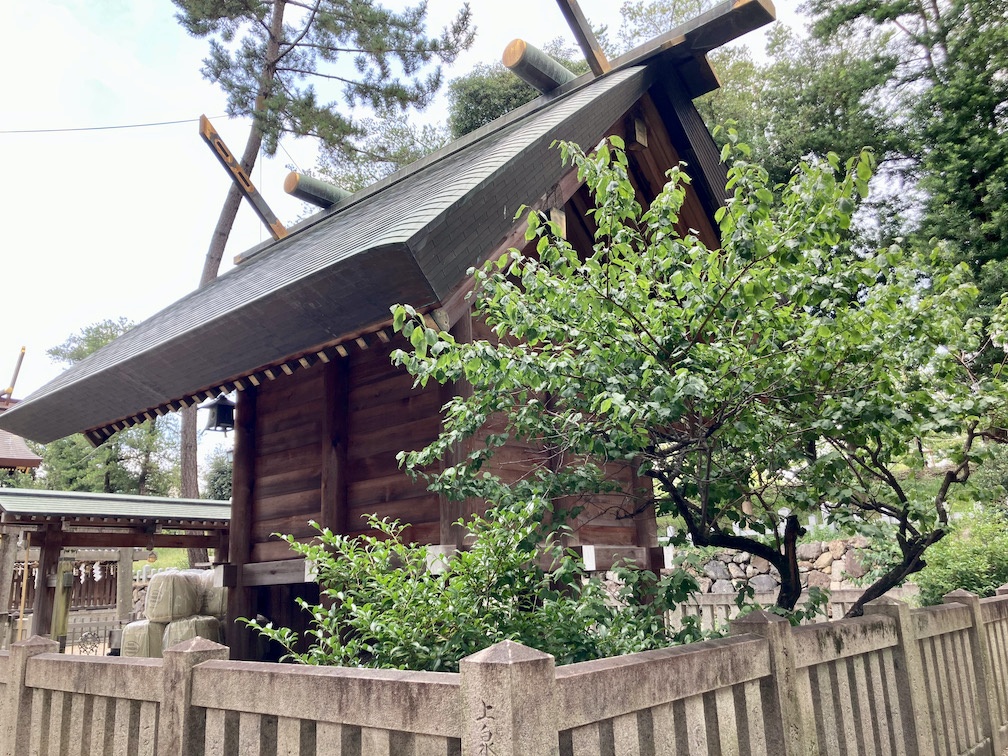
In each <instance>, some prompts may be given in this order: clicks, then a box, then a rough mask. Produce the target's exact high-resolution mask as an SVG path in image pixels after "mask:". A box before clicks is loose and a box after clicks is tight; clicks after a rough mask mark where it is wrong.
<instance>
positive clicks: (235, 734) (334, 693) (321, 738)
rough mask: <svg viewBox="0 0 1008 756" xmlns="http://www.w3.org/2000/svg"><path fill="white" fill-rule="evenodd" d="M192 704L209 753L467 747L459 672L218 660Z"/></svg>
mask: <svg viewBox="0 0 1008 756" xmlns="http://www.w3.org/2000/svg"><path fill="white" fill-rule="evenodd" d="M191 706H192V707H193V708H194V709H196V710H198V711H200V712H202V713H203V719H204V721H205V725H204V727H202V728H199V729H202V730H203V732H204V743H203V749H204V750H203V751H201V752H205V753H207V754H258V755H261V756H273V755H274V754H277V755H279V754H296V755H298V756H305V755H308V754H311V755H314V754H339V755H340V756H343V755H344V754H347V755H348V756H349V755H350V754H353V756H392V755H393V754H400V753H402V754H409V753H412V754H416V756H435V755H437V756H452V755H453V754H459V753H461V745H460V743H461V741H460V737H461V731H460V722H459V710H460V706H461V699H460V682H459V675H457V674H448V673H438V672H405V671H398V670H367V669H347V668H343V667H301V666H294V665H279V664H267V663H262V662H234V661H210V662H206V663H204V664H200V665H198V666H196V667H194V668H193V670H192V698H191Z"/></svg>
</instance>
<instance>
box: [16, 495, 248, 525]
mask: <svg viewBox="0 0 1008 756" xmlns="http://www.w3.org/2000/svg"><path fill="white" fill-rule="evenodd" d="M0 517H2V521H3V523H4V524H22V525H24V524H31V523H33V522H38V521H45V520H54V519H55V520H68V521H72V523H73V524H77V525H90V524H95V525H110V524H111V525H116V524H119V525H122V524H123V523H130V524H137V525H144V524H158V525H163V526H165V527H169V528H171V527H175V528H198V529H201V530H210V529H220V528H226V527H227V524H228V522H230V520H231V505H230V503H229V502H226V501H213V500H208V499H166V498H162V497H158V496H130V495H127V494H106V493H82V492H77V491H45V490H41V489H22V488H0Z"/></svg>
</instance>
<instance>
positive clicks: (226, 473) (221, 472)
mask: <svg viewBox="0 0 1008 756" xmlns="http://www.w3.org/2000/svg"><path fill="white" fill-rule="evenodd" d="M233 477H234V463H233V462H232V461H231V459H230V457H229V455H228V452H227V451H226V450H225V449H217V450H216V451H215V452H214V453H213V455H212V456H211V457H210V464H209V465H208V466H207V469H206V473H205V477H204V481H203V498H205V499H215V500H217V501H227V500H228V499H230V498H231V483H232V479H233Z"/></svg>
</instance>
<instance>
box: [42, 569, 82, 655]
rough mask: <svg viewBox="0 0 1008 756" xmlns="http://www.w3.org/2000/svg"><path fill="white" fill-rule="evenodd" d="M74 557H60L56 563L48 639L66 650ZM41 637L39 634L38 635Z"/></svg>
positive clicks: (61, 649)
mask: <svg viewBox="0 0 1008 756" xmlns="http://www.w3.org/2000/svg"><path fill="white" fill-rule="evenodd" d="M73 566H74V557H72V556H61V557H60V559H59V561H58V562H57V563H56V585H55V587H54V588H53V603H52V627H51V629H50V632H49V637H50V638H52V639H53V640H54V641H58V642H59V644H60V645H59V647H60V651H61V652H62V651H63V649H64V648H66V636H67V626H68V625H69V622H70V600H71V598H72V597H73V586H74V574H73ZM38 634H39V635H41V633H38Z"/></svg>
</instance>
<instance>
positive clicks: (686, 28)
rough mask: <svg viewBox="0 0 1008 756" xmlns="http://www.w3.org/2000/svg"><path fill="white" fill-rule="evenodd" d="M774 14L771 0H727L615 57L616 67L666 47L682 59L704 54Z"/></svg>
mask: <svg viewBox="0 0 1008 756" xmlns="http://www.w3.org/2000/svg"><path fill="white" fill-rule="evenodd" d="M775 18H776V13H775V11H774V6H773V3H772V2H771V0H724V2H722V3H718V4H717V5H715V6H714V7H713V8H711V9H710V10H708V11H707V12H706V13H701V14H700V15H699V16H697V17H696V18H693V19H690V20H689V21H687V22H686V23H684V24H680V25H679V26H677V27H676V28H674V29H672V30H671V31H668V32H666V33H665V34H662V35H659V36H657V37H655V38H654V39H650V40H648V41H647V42H645V43H644V44H642V45H640V46H638V47H635V48H634V49H633V50H631V51H630V52H628V53H625V54H623V55H621V56H619V57H618V58H616V60H614V61H613V67H614V68H618V67H620V66H624V65H631V64H634V65H635V64H638V63H640V62H642V61H644V60H646V59H647V58H650V57H652V56H654V55H657V54H659V53H662V52H665V51H672V52H670V55H672V56H673V57H675V58H678V59H681V60H685V59H686V58H690V57H693V58H703V57H704V56H705V55H706V54H707V53H709V52H710V51H711V50H714V49H716V48H718V47H720V46H721V45H724V44H726V43H728V42H731V41H732V40H734V39H738V38H739V37H741V36H742V35H743V34H747V33H748V32H751V31H753V30H754V29H758V28H760V27H761V26H764V25H765V24H769V23H771V22H772V21H773V20H774V19H775Z"/></svg>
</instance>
